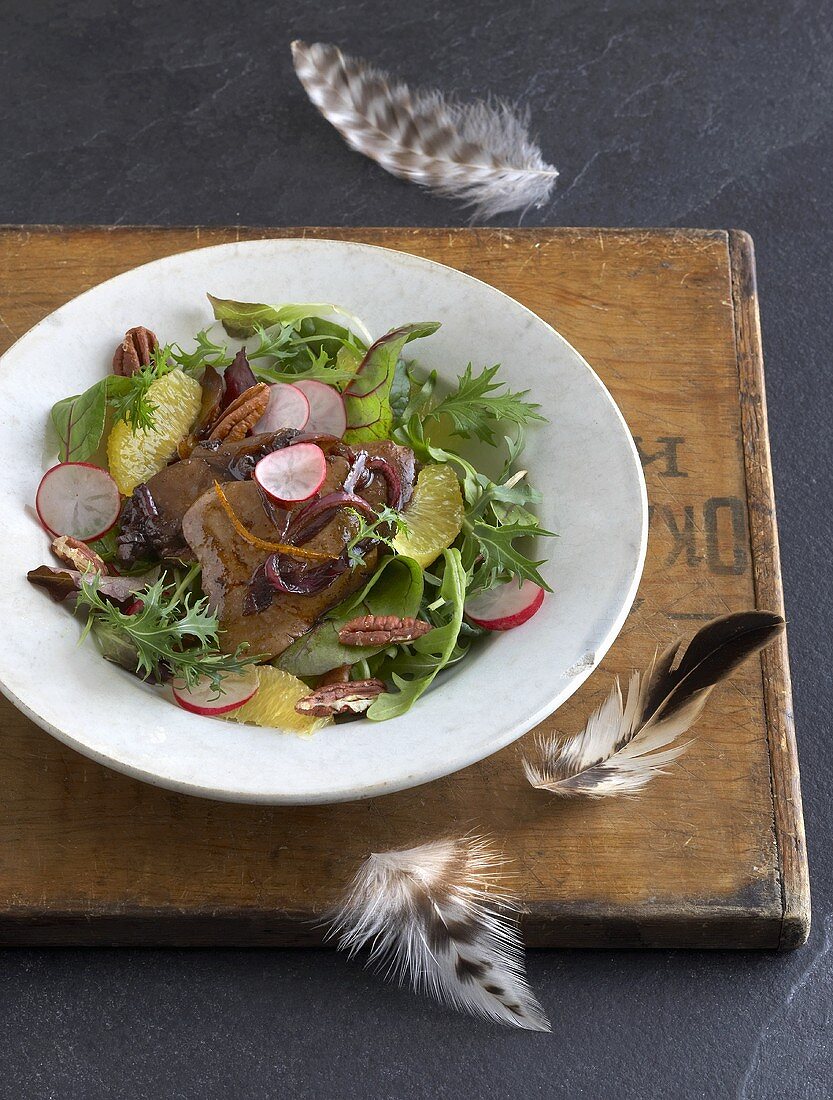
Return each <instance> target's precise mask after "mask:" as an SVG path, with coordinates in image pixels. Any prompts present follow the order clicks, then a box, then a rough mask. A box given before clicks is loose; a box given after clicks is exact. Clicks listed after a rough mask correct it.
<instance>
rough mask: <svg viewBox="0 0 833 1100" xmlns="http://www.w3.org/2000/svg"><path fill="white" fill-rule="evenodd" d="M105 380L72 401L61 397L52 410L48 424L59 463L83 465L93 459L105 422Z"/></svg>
mask: <svg viewBox="0 0 833 1100" xmlns="http://www.w3.org/2000/svg"><path fill="white" fill-rule="evenodd" d="M108 385H109V379H108V378H102V380H101V381H100V382H96V384H95V385H94V386H90V388H89V389H88V390H85V391H84V393H79V394H76V396H75V397H65V398H64V400H63V401H59V402H58V403H57V404H56V405H53V407H52V423H53V425H54V427H55V431H56V432H57V433H58V458H59V459H60V460H61V462H84V461H85V460H86V459H88V458H89V457H90V456H91V455H94V454H95V452H96V451H97V450H98V447H99V444H100V443H101V437H102V436H103V435H104V424H105V421H106V419H107V390H108Z"/></svg>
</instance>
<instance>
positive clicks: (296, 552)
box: [214, 481, 333, 561]
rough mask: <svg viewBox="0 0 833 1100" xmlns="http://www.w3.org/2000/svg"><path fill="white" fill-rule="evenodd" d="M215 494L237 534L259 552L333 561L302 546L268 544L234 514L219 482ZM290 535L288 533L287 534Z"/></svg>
mask: <svg viewBox="0 0 833 1100" xmlns="http://www.w3.org/2000/svg"><path fill="white" fill-rule="evenodd" d="M214 492H215V493H216V494H217V499H218V500H219V502H220V505H221V507H222V509H223V511H224V512H225V513H226V515H227V516H228V518H229V521H230V523H231V525H232V527H233V528H234V529H235V531H236V532H237V534H238V535H239V536H240V538H241V539H243V540H244V541H245V542H248V543H249V544H250V545H251V546H257V547H258V549H259V550H268V551H271V552H272V553H279V554H289V555H292V556H294V557H298V558H304V559H305V560H307V561H332V560H333V559H332V554H323V553H321V551H320V550H305V549H304V548H303V547H301V546H291V545H289V544H287V543H283V542H268V541H267V540H266V539H262V538H260V537H259V536H258V535H256V534H255V533H254V532H253V531H250V530H249V529H248V527H246V526H245V525H244V524H243V523H241V521H240V520H239V518H238V517H237V515H236V514H235V512H234V509H233V508H232V506H231V503H230V502H229V499H228V497H227V496H226V494H225V493H224V492H223V487H222V486H221V485H220V483H219V481H215V482H214ZM287 534H288V532H287Z"/></svg>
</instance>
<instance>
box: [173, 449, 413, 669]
mask: <svg viewBox="0 0 833 1100" xmlns="http://www.w3.org/2000/svg"><path fill="white" fill-rule="evenodd" d="M363 449H366V450H367V451H368V453H371V454H377V455H383V456H384V457H385V458H387V459H388V460H389V461H391V462H393V463H394V464H395V465H397V467H398V470H403V467H404V472H405V474H406V477H407V468H408V466H409V465H412V463H413V456H412V454H411V452H410V451H408V450H406V449H405V448H400V447H396V445H395V444H392V443H388V442H386V441H383V442H380V443H376V444H369V445H368V446H367V447H366V448H363ZM349 468H350V467H349V463H348V462H347V460H346V459H344V458H341V457H338V456H332V457H330V458H328V460H327V476H326V479H325V481H324V484H323V485H322V486H321V489H320V495H321V496H323V495H324V494H326V493H330V492H333V491H335V490H337V489H340V488H341V487H342V486H343V484H344V479H345V477H346V475H347V472H348V470H349ZM224 492H225V494H226V497H227V499H228V503H229V504H230V506H231V508H232V510H233V512H234V514H235V516H236V517H237V518H238V520H239V521H240V522H241V523H242V524H243V525H244V526H245V527H246V528H247V529H248V530H249V531H250V532H251V533H252V534H254V535H256V536H257V537H258V538H261V539H263V540H265V541H267V542H273V543H274V542H280V541H281V539H282V537H283V535H284V533H285V532H286V529H287V527H288V526H289V523H290V522H291V520H292V517H293V516H294V515H295V514H296V513H297V512H298V511H300V510H301V509H302V508H304V507H305V504H302V505H297V506H296V507H295V508H293V509H288V510H286V511H283V512H280V511H278V512H277V514H278V516H279V518H280V523H279V525H278V526H276V525H275V522H274V518H273V517H274V514H275V512H274V510H273V516H272V517H270V516H269V515H267V512H266V509H265V508H264V505H263V500H262V498H261V495H260V490H259V489H258V487H257V485H256V484H255V483H254V482H253V481H242V482H228V483H226V484H225V485H224ZM360 495H361V496H362V497H363V498H364V499H365V500H367V501H368V502H369V503H370V504H371V505H373V507H374V508H376V509H378V508H380V507H381V506H382V505H383V504H384V503H385V501H386V485H385V481H384V479H383V478H382V477H380V476H374V477H373V478H372V479H371V481H370V482H369V484H368V485H367V487H366V488H364V489H362V490H361V491H360ZM305 503H306V502H305ZM182 529H183V534H184V537H185V540H186V542H187V544H188V546H189V547H190V550H191V551H192V553H193V554H194V555H195V556H196V558H197V560H198V561H199V562H200V564H201V565H202V587H203V590H204V592H205V593H206V595H207V596H208V597H209V600H210V603H211V606H212V607H213V608H214V609H216V611H217V613H218V616H219V619H220V627H221V629H222V630H223V631H224V633H223V635H222V637H221V645H222V647H223V649H225V650H229V651H232V650H234V649H235V648H236V647H237V646H238V645H239V644H240V643H241V642H248V643H249V645H250V646H251V651H252V652H253V653H258V654H263V655H265V656H268V657H276V656H278V655H279V654H280V653H282V652H283V651H284V650H285V649H286V648H287V647H288V646H289V645H290V644H291V643H292V642H293V641H294V640H295V639H296V638H298V637H300V636H301V635H302V634H305V633H306V632H307V631H308V630H309V629H310V628H311V627H312V626H313V625H314V624H315V623H316V622H317V621H318V619H319V618H320V617H321V616H322V615H323V614H324V613H325V612H326V611H328V610H329V609H330V608H331V607H334V606H335V605H336V604H338V603H340V602H341V601H342V600H343V599H345V597H346V596H348V595H349V594H350V593H351V592H354V591H356V589H358V588H359V587H361V585H362V584H363V582H364V581H365V579H366V578H367V576H368V575H369V573H370V572H371V571H372V570H373V569H374V568H375V565H376V561H377V557H378V555H377V552H376V551H375V550H372V551H370V552H369V553H368V554H367V555H366V560H365V564H364V565H363V566H362V565H360V566H357V567H355V568H353V569H348V570H347V571H346V572H344V573H342V574H341V576H339V577H337V578H336V579H335V580H334V581H333V583H332V584H330V585H329V586H328V587H327V588H326V589H325V590H324V591H323V592H320V593H318V594H316V595H311V596H302V595H294V594H286V593H277V594H276V595H275V597H274V599H273V601H272V603H271V605H270V606H269V607H267V608H266V609H264V610H262V611H259V612H257V613H255V614H244V601H245V599H246V594H247V592H248V589H249V584H250V582H251V580H252V577H253V575H254V573H255V572H256V570H257V569H258V568H259V567H260V566H261V565H262V564H263V562H264V561H265V559H266V558H267V557H268V556H269V551H267V550H264V549H263V548H258V547H257V546H253V545H252V544H251V543H250V542H247V541H246V540H245V539H244V538H242V537H241V536H240V535H239V534H238V532H237V531H236V529H235V527H234V525H233V524H232V522H231V520H230V519H229V516H228V514H227V513H226V511H225V509H224V508H223V506H222V504H221V503H220V501H219V499H218V497H217V494H216V492H215V491H214V489H213V486H212V488H210V489H209V490H208V491H207V492H205V493H203V494H202V496H200V498H199V500H197V501H196V503H194V504H193V505H192V506H191V508H190V509H189V510H188V512H187V514H186V516H185V518H184V520H183V524H182ZM355 530H356V520H355V518H352V517H351V516H350V515H349V514H348V513H347V512H346V510H344V509H339V510H338V511H336V512H335V513H334V514H333V519H331V520H330V522H329V523H328V524H327V526H326V527H324V528H323V529H322V530H321V531H320V532H319V533H318V534H317V535H315V536H314V537H313V538H311V539H310V540H309V542H305V543H304V548H305V549H308V550H315V551H320V552H322V553H325V554H328V555H330V556H331V557H333V558H337V557H338V556H339V555H340V554H341V552H342V551H343V549H344V546H345V544H346V543H347V542H348V541H349V539H350V538H351V537H352V535H353V534H354V533H355Z"/></svg>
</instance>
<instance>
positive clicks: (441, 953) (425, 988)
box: [327, 836, 550, 1031]
mask: <svg viewBox="0 0 833 1100" xmlns="http://www.w3.org/2000/svg"><path fill="white" fill-rule="evenodd" d="M502 862H503V861H502V860H501V858H500V857H499V856H498V855H497V854H496V853H495V852H494V851H493V849H492V847H491V845H490V844H489V843H488V841H487V840H485V839H482V838H480V837H474V836H466V837H460V838H459V839H449V840H436V841H433V842H431V843H429V844H422V845H421V846H420V847H418V848H410V849H408V850H405V851H394V852H376V853H373V854H372V855H370V856H368V857H367V859H366V860H365V861H364V862H363V863H362V864H361V866H360V867H359V869H358V871H357V872H356V875H355V877H354V878H353V881H352V883H351V884H350V886H349V887H348V888H347V890H346V891H345V893H344V894H343V896H342V897H341V898H340V900H339V902H338V905H337V907H336V909H335V911H334V912H333V913H332V915H331V917H330V922H329V930H328V933H327V935H328V937H332V938H335V939H336V940H337V946H338V948H339V950H341V951H346V952H347V953H348V954H349V955H350V956H353V955H355V954H356V953H357V952H358V951H359V950H360V949H361V948H363V947H365V946H367V947H369V954H368V964H369V965H371V966H376V967H377V968H379V969H382V970H383V971H384V972H385V973H386V974H387V975H389V976H390V977H392V978H394V979H395V980H398V981H399V983H400V984H404V983H405V982H406V981H407V982H409V983H410V984H411V985H412V986H413V987H414V989H415V990H416V991H417V992H419V993H427V994H428V995H429V996H431V997H435V998H436V999H437V1000H439V1001H441V1002H444V1003H446V1004H448V1005H450V1006H451V1007H452V1008H455V1009H457V1010H458V1011H459V1012H470V1013H471V1014H472V1015H474V1016H481V1017H485V1018H486V1019H488V1020H496V1021H498V1022H500V1023H503V1024H509V1025H510V1026H512V1027H519V1028H526V1029H528V1030H530V1031H549V1030H550V1025H549V1022H548V1021H547V1018H546V1016H545V1015H544V1012H543V1010H542V1008H541V1006H540V1004H539V1003H538V1001H537V1000H536V998H535V996H534V995H533V994H532V992H531V990H530V988H529V986H528V985H527V982H526V974H525V968H524V952H523V945H522V943H521V939H520V935H519V933H518V925H517V919H516V915H515V914H516V906H515V903H514V901H513V899H512V898H511V897H510V896H509V895H508V894H507V893H506V892H505V891H503V890H502V889H501V888H500V881H499V879H498V878H497V874H496V872H497V871H498V869H499V868H500V866H501V865H502Z"/></svg>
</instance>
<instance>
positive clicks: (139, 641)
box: [77, 566, 261, 691]
mask: <svg viewBox="0 0 833 1100" xmlns="http://www.w3.org/2000/svg"><path fill="white" fill-rule="evenodd" d="M198 572H199V566H194V567H193V568H191V569H190V570H189V571H188V573H186V575H185V577H184V578H183V580H182V581H180V583H179V584H178V585H177V586H176V588H174V589H173V591H171V586H170V583H169V582H168V580H167V579H166V578H160V580H158V581H156V582H155V583H154V584H149V585H147V586H146V587H145V588H143V589H142V590H141V591H139V592H138V593H137V599H138V600H140V601H141V605H142V606H141V607H140V609H139V610H138V611H135V612H134V613H133V614H132V615H126V614H124V612H123V611H121V610H120V608H118V607H117V606H116V605H115V604H113V603H109V602H108V601H107V600H104V599H103V598H102V596H101V595H100V593H99V579H98V577H97V576H96V575H92V576H90V578H89V579H87V578H86V577H85V578H84V579H83V580H82V582H81V591H80V592H79V594H78V601H77V606H78V607H80V608H86V609H87V610H88V612H89V615H88V618H87V624H86V626H85V628H84V632H83V634H82V640H83V638H84V637H86V635H87V634H89V633H90V632H92V633H93V634H99V633H101V635H102V637H101V643H100V644H101V648H102V650H103V651H104V650H106V651H107V653H108V654H109V653H113V652H115V649H116V645H117V641H118V640H119V639H120V642H121V644H120V645H119V652H120V654H121V655H124V654H125V653H127V652H129V647H131V646H132V647H133V649H135V651H136V664H135V666H134V668H133V670H132V671H134V672H136V673H137V674H138V675H139V676H142V677H143V678H146V677H149V676H152V677H153V678H154V679H156V680H161V679H163V677H164V675H165V674H166V673H171V674H173V675H174V676H176V677H181V678H182V679H183V680H185V682H186V684H188V686H189V687H193V686H194V684H196V683H197V681H198V680H200V679H202V678H203V677H208V678H209V679H210V681H211V683H212V685H213V686H214V687H215V688H216V689H217V690H218V691H222V681H223V677H224V676H225V675H227V674H229V673H237V672H241V671H242V670H243V669H244V668H245V667H246V666H247V665H250V664H254V663H255V662H256V661H258V660H260V659H261V658H259V657H256V656H249V655H248V654H247V653H246V646H245V645H241V646H238V648H237V650H236V652H234V653H223V652H221V650H220V648H219V644H218V642H219V625H218V621H217V616H216V614H215V613H214V612H211V611H209V610H208V599H207V598H205V597H203V598H202V599H194V597H193V595H192V594H191V593H190V592H189V589H190V588H191V586H192V585H193V583H194V580H195V577H196V574H197V573H198Z"/></svg>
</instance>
